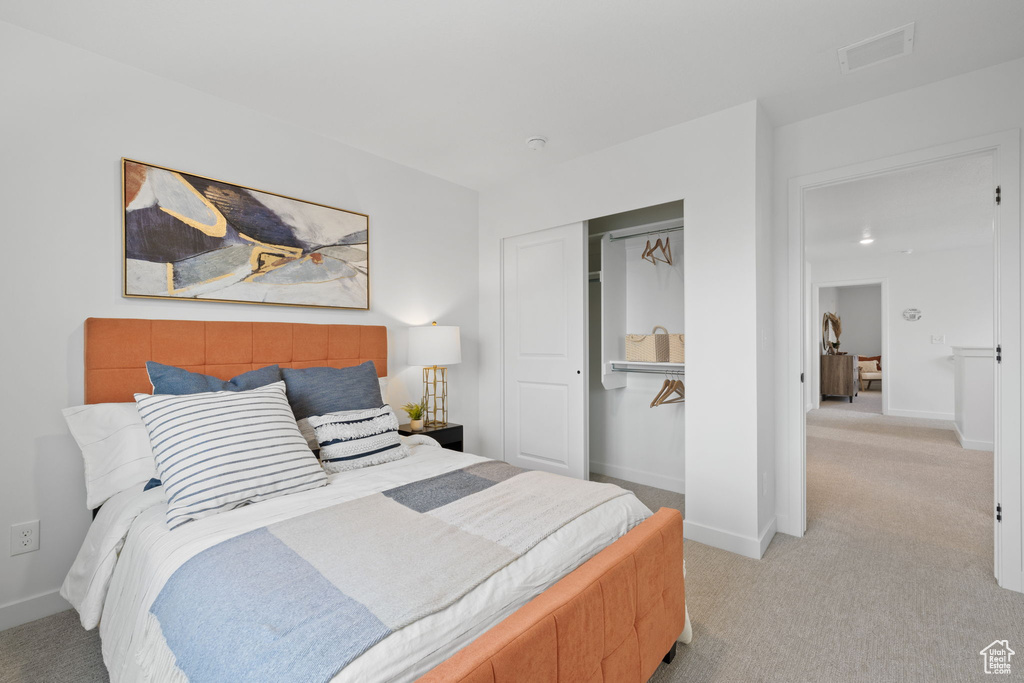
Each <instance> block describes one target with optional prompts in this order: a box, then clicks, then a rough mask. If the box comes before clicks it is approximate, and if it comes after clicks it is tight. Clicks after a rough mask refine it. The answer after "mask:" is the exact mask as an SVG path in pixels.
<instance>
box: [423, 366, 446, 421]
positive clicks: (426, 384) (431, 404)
mask: <svg viewBox="0 0 1024 683" xmlns="http://www.w3.org/2000/svg"><path fill="white" fill-rule="evenodd" d="M423 405H424V406H425V407H426V410H425V411H424V414H423V426H424V427H447V426H448V368H446V367H441V366H437V365H432V366H429V367H425V368H423Z"/></svg>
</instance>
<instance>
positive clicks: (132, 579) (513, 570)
mask: <svg viewBox="0 0 1024 683" xmlns="http://www.w3.org/2000/svg"><path fill="white" fill-rule="evenodd" d="M421 441H425V440H422V439H421ZM410 450H411V455H410V457H408V458H405V459H403V460H398V461H395V462H391V463H387V464H383V465H377V466H374V467H367V468H365V469H361V470H355V471H350V472H342V473H339V474H335V475H331V477H330V479H329V483H328V485H327V486H324V487H321V488H318V489H314V490H311V491H305V492H302V493H297V494H294V495H289V496H283V497H281V498H276V499H272V500H268V501H264V502H261V503H259V504H256V505H250V506H247V507H243V508H239V509H237V510H232V511H230V512H225V513H221V514H218V515H215V516H213V517H209V518H205V519H201V520H197V521H194V522H191V523H189V524H186V525H184V526H182V527H180V528H178V529H176V530H174V531H173V532H171V531H169V530H168V528H167V525H166V523H165V522H164V513H165V510H166V502H165V501H164V500H163V493H162V489H160V488H157V489H152V490H150V491H147V492H145V493H143V492H141V491H126V492H124V493H122V494H119V495H118V496H115V497H114V498H111V499H110V500H109V501H108V502H107V504H106V505H104V507H103V508H102V509H101V511H100V514H99V515H98V516H97V518H96V520H95V521H94V523H93V526H92V528H90V530H89V534H88V536H87V538H86V542H85V544H84V545H83V548H82V551H81V552H80V553H79V556H78V559H76V561H75V564H74V566H73V567H72V569H71V571H70V572H69V574H68V577H67V579H66V580H65V582H64V586H63V587H62V588H61V594H62V595H63V596H64V597H65V598H66V599H67V600H68V601H69V602H71V603H72V604H73V605H74V606H75V607H76V608H77V609H78V611H79V614H80V616H81V619H82V625H83V626H85V627H86V628H94V627H95V626H96V622H97V620H99V621H100V635H101V637H102V646H103V659H104V662H105V663H106V665H107V669H108V670H109V671H110V678H111V681H113V682H114V683H117V682H118V681H138V680H142V679H143V677H142V674H141V671H140V670H139V667H138V663H137V661H136V659H135V655H134V653H135V652H136V651H137V650H138V648H139V646H140V643H141V641H142V634H143V627H144V624H145V615H146V613H147V612H148V610H149V607H150V606H151V604H152V602H153V600H154V599H155V598H156V596H157V595H158V594H159V592H160V590H161V589H162V588H163V585H164V583H165V582H166V581H167V580H168V579H169V578H170V576H171V575H172V574H173V573H174V571H175V570H176V569H177V568H178V567H180V566H181V565H182V564H184V563H185V562H186V561H187V560H188V559H190V558H191V557H193V556H194V555H196V554H197V553H199V552H201V551H202V550H205V549H206V548H208V547H210V546H212V545H215V544H217V543H219V542H221V541H224V540H226V539H228V538H231V537H233V536H236V535H238V534H241V533H245V532H247V531H251V530H253V529H256V528H259V527H262V526H265V525H267V524H271V523H274V522H278V521H281V520H284V519H288V518H291V517H295V516H297V515H301V514H304V513H306V512H311V511H313V510H318V509H320V508H324V507H327V506H330V505H335V504H337V503H341V502H344V501H348V500H354V499H356V498H361V497H363V496H366V495H370V494H372V493H376V492H379V491H383V490H386V489H389V488H393V487H395V486H400V485H402V484H406V483H409V482H412V481H417V480H420V479H424V478H427V477H432V476H436V475H438V474H442V473H444V472H449V471H452V470H456V469H459V468H462V467H466V466H468V465H472V464H473V463H476V462H480V461H482V460H484V458H480V457H478V456H475V455H470V454H464V453H457V452H455V451H449V450H444V449H441V448H437V447H436V446H433V445H414V446H412V448H411V449H410ZM650 514H651V512H650V510H648V509H647V508H646V507H645V506H644V505H643V504H642V503H640V501H639V500H637V499H636V498H635V497H634V496H633V495H632V494H630V495H626V496H619V497H617V498H614V499H612V500H610V501H608V502H607V503H604V504H603V505H601V506H599V507H597V508H595V509H593V510H591V511H590V512H588V513H586V514H584V515H582V516H580V517H578V518H577V519H575V520H574V521H573V522H571V523H569V524H568V525H566V526H565V527H563V528H562V529H560V530H559V531H557V532H555V533H554V534H552V535H551V536H549V537H548V538H547V539H545V540H544V541H542V542H541V543H539V544H538V545H537V546H536V547H534V548H533V549H532V550H531V551H529V552H528V553H526V554H525V555H523V556H522V557H521V558H519V559H518V560H516V561H515V562H513V563H512V564H510V565H508V566H507V567H505V568H504V569H502V570H501V571H499V572H498V573H497V574H495V575H494V576H492V577H490V578H489V579H488V580H486V581H485V582H484V583H482V584H481V585H479V586H478V587H477V588H475V589H474V590H472V591H471V592H470V593H469V594H467V595H466V596H464V597H463V598H461V599H460V600H458V601H457V602H455V603H454V604H452V605H451V606H449V607H448V608H446V609H444V610H442V611H440V612H438V613H436V614H433V615H430V616H428V617H426V618H424V619H421V620H420V621H417V622H415V623H413V624H411V625H409V626H407V627H406V628H404V629H401V630H399V631H397V632H395V633H393V634H392V635H390V636H388V637H387V638H385V639H384V640H383V641H381V642H380V643H378V644H377V645H375V646H374V647H372V648H371V649H369V650H368V651H366V652H365V653H364V654H363V655H362V656H361V657H359V658H358V659H356V660H355V661H353V662H352V663H351V664H350V665H349V666H348V667H346V668H345V669H344V670H342V671H341V672H340V673H339V674H338V675H337V676H336V677H335V678H334V679H333V680H334V681H335V683H355V682H356V681H359V682H364V681H411V680H415V679H416V678H418V677H419V676H421V675H423V674H424V673H426V672H427V671H429V670H430V669H432V668H433V667H435V666H437V665H438V664H440V663H441V662H442V661H444V660H445V659H447V658H448V657H450V656H451V655H453V654H454V653H455V652H457V651H458V650H459V649H461V648H462V647H464V646H465V645H467V644H469V643H470V642H471V641H472V640H473V639H474V638H476V637H477V636H478V635H480V634H481V633H483V632H484V631H486V630H487V629H488V628H490V627H491V626H493V625H495V624H497V623H498V622H500V621H501V620H502V619H504V618H505V617H507V616H508V615H510V614H511V613H512V612H514V611H515V610H516V609H518V608H519V607H521V606H522V605H524V604H526V602H528V601H529V600H530V599H531V598H533V597H534V596H536V595H537V594H538V593H540V592H541V591H543V590H544V589H546V588H547V587H549V586H551V585H553V584H554V583H555V582H556V581H558V580H559V579H560V578H562V577H563V576H565V575H566V574H568V573H569V572H570V571H572V570H573V569H575V568H576V567H578V566H579V565H580V564H582V563H583V562H585V561H586V560H588V559H589V558H590V557H592V556H594V555H595V554H597V552H599V551H600V550H601V549H602V548H604V547H606V546H607V545H608V544H610V543H611V542H612V541H614V540H615V539H617V538H619V537H620V536H622V535H623V534H625V533H626V532H627V531H629V530H630V529H631V528H633V527H634V526H636V525H637V524H638V523H640V522H641V521H643V520H644V519H645V518H646V517H648V516H649V515H650ZM126 535H127V538H126V539H125V537H126ZM122 545H123V548H122ZM118 552H119V553H120V554H119V555H118ZM101 615H102V619H101V620H100V616H101ZM168 654H169V653H168ZM156 680H162V679H156Z"/></svg>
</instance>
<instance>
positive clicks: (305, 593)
mask: <svg viewBox="0 0 1024 683" xmlns="http://www.w3.org/2000/svg"><path fill="white" fill-rule="evenodd" d="M626 493H627V492H626V491H624V490H623V489H620V488H619V487H617V486H614V485H611V484H598V483H593V482H588V481H580V480H577V479H570V478H567V477H562V476H558V475H553V474H547V473H545V472H533V471H526V470H521V469H519V468H516V467H512V466H511V465H507V464H505V463H503V462H498V461H487V462H482V463H478V464H475V465H472V466H470V467H466V468H463V469H461V470H455V471H453V472H448V473H446V474H442V475H439V476H436V477H432V478H430V479H424V480H422V481H417V482H413V483H411V484H406V485H404V486H399V487H397V488H393V489H390V490H387V491H383V492H382V493H377V494H374V495H371V496H367V497H365V498H360V499H358V500H353V501H349V502H346V503H342V504H339V505H335V506H332V507H328V508H324V509H322V510H318V511H316V512H312V513H309V514H305V515H302V516H299V517H295V518H292V519H289V520H285V521H283V522H278V523H275V524H271V525H268V526H265V527H262V528H260V529H256V530H254V531H251V532H248V533H245V534H242V535H240V536H236V537H235V538H232V539H230V540H227V541H224V542H222V543H220V544H218V545H215V546H213V547H211V548H209V549H207V550H205V551H203V552H201V553H199V554H198V555H196V556H195V557H193V558H192V559H190V560H189V561H188V562H186V563H185V564H183V565H182V566H181V567H180V568H179V569H178V570H177V571H176V572H175V573H174V574H173V575H172V577H171V578H170V579H169V580H168V582H167V584H166V585H165V586H164V588H163V589H162V591H161V592H160V594H159V596H158V597H157V598H156V600H155V601H154V602H153V605H152V607H151V608H150V612H149V614H147V619H148V624H147V634H146V641H147V643H150V642H151V641H152V640H153V639H156V643H157V644H160V641H161V640H162V641H163V642H165V643H166V646H167V647H148V648H147V647H146V646H145V645H144V646H143V650H142V652H141V657H142V662H141V663H142V664H143V668H144V669H145V670H148V672H149V673H150V674H151V677H153V675H154V674H155V675H156V676H155V677H159V678H161V679H166V675H165V674H166V672H167V671H168V670H171V671H173V672H174V675H173V676H172V677H171V678H172V679H177V680H180V681H186V680H187V681H193V682H194V683H198V682H199V681H329V680H330V679H331V678H333V677H334V676H335V675H336V674H337V673H338V672H339V671H340V670H341V669H342V668H344V667H345V666H346V665H347V664H348V663H349V662H351V661H352V660H354V659H355V658H357V657H358V656H359V655H361V654H362V653H363V652H365V651H366V650H368V649H369V648H370V647H372V646H373V645H374V644H376V643H378V642H379V641H381V640H382V639H384V638H385V637H386V636H388V635H389V634H391V633H393V632H394V631H397V630H398V629H401V628H402V627H404V626H407V625H408V624H410V623H412V622H414V621H416V620H417V619H421V618H423V617H425V616H427V615H430V614H433V613H435V612H438V611H440V610H442V609H444V608H446V607H447V606H449V605H451V604H452V603H454V602H455V601H456V600H458V599H459V598H461V597H462V596H464V595H465V594H466V593H468V592H469V591H470V590H472V589H473V588H474V587H476V586H478V585H479V584H481V583H482V582H483V581H485V580H486V579H487V578H488V577H490V576H491V575H493V574H494V573H496V572H497V571H499V570H500V569H501V568H503V567H505V566H506V565H508V564H509V563H511V562H512V561H514V560H515V559H516V558H518V557H519V556H521V555H522V554H524V553H525V552H527V551H528V550H530V549H531V548H532V547H534V546H535V545H537V544H538V543H539V542H541V541H542V540H544V539H545V538H546V537H547V536H549V535H550V534H552V533H554V532H555V531H557V530H558V529H559V528H561V527H562V526H564V525H565V524H567V523H569V522H571V521H572V520H573V519H575V518H577V517H579V516H580V515H582V514H584V513H586V512H588V511H590V510H592V509H593V508H595V507H597V506H598V505H601V504H602V503H604V502H606V501H608V500H611V499H612V498H615V497H617V496H621V495H625V494H626ZM158 672H159V673H158Z"/></svg>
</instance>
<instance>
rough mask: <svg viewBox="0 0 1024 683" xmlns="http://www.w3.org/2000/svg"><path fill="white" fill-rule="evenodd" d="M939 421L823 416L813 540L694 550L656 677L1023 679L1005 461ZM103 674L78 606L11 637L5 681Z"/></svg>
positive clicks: (650, 494) (1, 659)
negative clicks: (991, 667)
mask: <svg viewBox="0 0 1024 683" xmlns="http://www.w3.org/2000/svg"><path fill="white" fill-rule="evenodd" d="M939 426H940V427H941V428H936V425H935V424H934V423H931V422H929V421H924V420H912V419H906V418H890V417H883V416H881V415H871V414H866V413H859V412H852V411H839V410H827V409H826V410H818V411H814V412H812V413H811V414H810V415H809V418H808V454H807V457H808V473H807V481H808V502H807V505H808V530H807V535H806V536H805V537H804V538H802V539H796V538H793V537H791V536H784V535H781V534H780V535H778V536H776V537H775V540H773V541H772V544H771V546H770V547H769V548H768V552H767V553H766V554H765V557H764V558H763V559H761V560H751V559H747V558H743V557H739V556H737V555H733V554H731V553H727V552H724V551H721V550H717V549H715V548H711V547H709V546H705V545H701V544H700V543H695V542H693V541H687V542H686V544H685V553H686V569H687V586H686V593H687V600H688V604H689V607H690V616H691V619H692V621H693V643H692V644H691V645H689V646H686V647H681V648H680V649H679V654H678V656H677V657H676V660H675V661H674V662H673V663H672V664H671V665H663V666H661V667H660V668H659V670H658V671H657V673H655V675H654V677H653V678H652V679H651V680H652V682H654V683H682V682H684V681H686V682H691V683H692V682H704V681H723V682H726V681H728V682H740V681H786V682H789V681H971V680H985V679H987V677H986V676H985V675H984V673H983V672H982V671H983V670H982V662H981V657H980V655H979V654H978V652H979V651H980V650H981V649H982V648H983V647H985V646H986V645H988V644H989V643H990V642H992V641H993V640H996V639H997V638H998V639H1004V638H1007V639H1009V641H1010V647H1011V648H1012V649H1015V650H1016V651H1017V652H1019V653H1021V654H1020V655H1018V657H1020V663H1019V664H1018V662H1016V661H1014V662H1013V665H1014V669H1015V671H1014V674H1013V675H1011V676H1008V677H1006V678H1009V679H1011V680H1017V679H1021V678H1024V649H1021V648H1024V595H1021V594H1017V593H1010V592H1009V591H1004V590H1002V589H1000V588H999V587H998V586H996V584H995V580H994V579H993V578H992V525H991V504H992V456H991V454H989V453H984V452H980V451H965V450H963V449H962V448H960V446H959V444H957V442H956V439H955V437H954V436H953V433H952V432H951V431H950V430H949V429H947V428H945V427H944V425H943V424H942V423H940V424H939ZM691 457H696V456H691ZM594 478H595V479H600V480H602V481H614V482H615V483H621V484H622V485H623V486H626V487H627V488H630V489H632V490H634V491H635V492H636V494H637V496H638V497H639V498H640V499H641V500H643V501H644V502H645V503H646V504H647V505H648V507H651V508H653V509H657V508H659V507H662V506H669V507H677V508H679V509H680V510H682V509H683V496H681V495H678V494H674V493H670V492H668V491H662V490H660V489H656V488H652V487H648V486H640V485H635V484H629V483H627V482H620V481H619V480H615V479H611V478H609V477H601V476H595V477H594ZM106 680H107V677H106V672H105V670H104V668H103V664H102V662H101V660H100V656H99V641H98V639H97V638H96V635H95V632H90V633H87V632H85V631H83V630H82V629H81V627H80V626H79V625H78V623H77V621H76V619H75V614H74V613H73V612H63V613H61V614H57V615H54V616H52V617H48V618H46V619H41V620H39V621H36V622H33V623H31V624H26V625H25V626H22V627H19V628H16V629H11V630H9V631H5V632H3V633H0V682H2V683H8V682H11V683H14V682H19V683H20V682H21V681H33V682H35V681H44V682H63V681H68V682H74V683H92V682H93V681H97V682H99V681H106Z"/></svg>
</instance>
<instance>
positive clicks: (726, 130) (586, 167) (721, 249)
mask: <svg viewBox="0 0 1024 683" xmlns="http://www.w3.org/2000/svg"><path fill="white" fill-rule="evenodd" d="M757 116H758V107H757V104H756V103H753V102H750V103H747V104H744V105H741V106H738V107H734V108H732V109H728V110H725V111H722V112H719V113H717V114H715V115H712V116H707V117H703V118H701V119H697V120H694V121H690V122H688V123H685V124H682V125H679V126H674V127H672V128H668V129H665V130H662V131H659V132H657V133H653V134H651V135H647V136H643V137H641V138H637V139H635V140H631V141H629V142H626V143H623V144H620V145H616V146H614V147H610V148H608V149H605V150H601V151H599V152H595V153H593V154H589V155H586V156H584V157H581V158H578V159H575V160H572V161H568V162H565V163H562V164H559V165H557V166H554V167H552V168H549V169H545V170H543V171H540V172H537V173H534V174H532V175H529V176H526V177H523V178H520V179H516V180H513V181H510V182H507V183H504V184H501V185H499V186H497V187H493V188H489V189H485V190H484V191H483V192H481V195H480V329H481V347H480V354H481V384H480V390H481V395H485V396H487V395H498V394H499V391H500V386H501V375H500V371H501V363H500V358H501V336H500V330H501V324H500V314H501V292H500V282H501V281H500V256H499V255H500V249H501V240H502V238H504V237H508V236H511V235H517V234H523V233H528V232H533V231H536V230H542V229H545V228H550V227H554V226H557V225H564V224H566V223H570V222H574V221H580V220H589V219H591V218H595V217H598V216H606V215H609V214H613V213H618V212H622V211H627V210H631V209H636V208H640V207H645V206H651V205H654V204H658V203H662V202H668V201H675V200H678V199H680V198H683V199H684V200H685V202H686V230H685V232H684V235H685V237H684V247H685V254H684V259H683V261H684V263H683V268H684V273H685V274H684V277H685V290H686V294H685V306H686V335H687V337H686V341H687V350H686V353H687V368H686V387H687V403H686V436H685V450H686V453H687V459H686V517H687V519H686V524H685V525H684V533H685V534H686V535H687V537H688V538H694V539H696V540H702V541H707V542H710V543H713V544H716V545H719V546H720V547H726V548H727V549H731V550H736V551H738V552H742V553H745V554H748V555H757V554H758V553H759V543H760V541H759V538H758V532H759V526H758V521H759V520H758V502H759V490H760V489H759V485H758V471H757V467H758V458H757V451H758V436H759V435H758V422H757V418H758V406H757V403H758V401H757V390H756V388H757V387H756V383H757V378H758V373H757V347H758V343H757V339H758V334H757V326H756V321H757V319H758V318H757V305H756V304H757V297H756V290H757V266H758V263H757V258H756V247H755V225H756V208H755V177H756V171H755V166H756V158H757V153H756V149H755V146H756V133H757ZM673 241H674V240H673ZM769 303H771V302H769ZM769 308H770V306H766V311H767V309H769ZM738 387H742V388H743V390H738V389H737V388H738ZM480 426H481V439H482V442H483V444H484V449H483V450H484V455H489V456H491V457H501V452H502V451H501V440H502V438H501V429H502V413H501V405H500V403H499V402H497V401H494V402H489V403H488V404H486V405H483V406H481V411H480Z"/></svg>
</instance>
